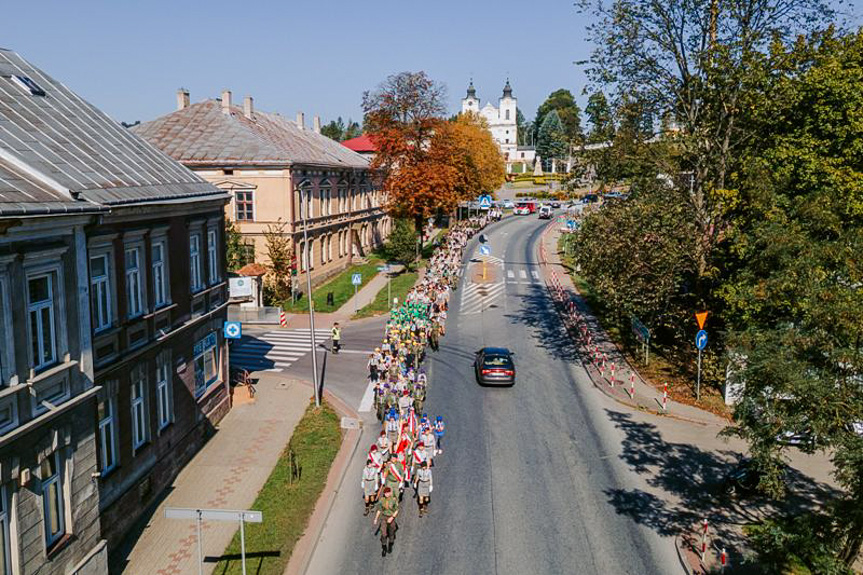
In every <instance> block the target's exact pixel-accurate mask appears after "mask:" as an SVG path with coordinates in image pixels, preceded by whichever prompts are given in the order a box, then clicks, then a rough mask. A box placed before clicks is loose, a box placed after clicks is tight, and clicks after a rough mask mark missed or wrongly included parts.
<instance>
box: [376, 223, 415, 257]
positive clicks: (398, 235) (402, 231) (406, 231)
mask: <svg viewBox="0 0 863 575" xmlns="http://www.w3.org/2000/svg"><path fill="white" fill-rule="evenodd" d="M416 237H417V235H416V230H415V229H414V225H413V223H412V222H411V221H410V220H409V219H407V218H398V219H397V220H396V222H395V226H394V227H393V231H392V232H391V233H390V235H389V237H388V238H387V241H386V244H384V252H385V253H386V256H387V259H389V260H392V261H396V262H399V263H402V264H404V265H405V266H406V267H411V266H412V265H413V263H414V262H415V261H416Z"/></svg>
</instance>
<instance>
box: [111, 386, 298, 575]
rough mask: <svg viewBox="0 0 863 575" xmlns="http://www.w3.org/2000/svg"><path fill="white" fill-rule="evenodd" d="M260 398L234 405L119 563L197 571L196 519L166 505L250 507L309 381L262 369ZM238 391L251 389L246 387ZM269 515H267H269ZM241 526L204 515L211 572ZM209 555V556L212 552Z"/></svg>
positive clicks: (131, 569) (150, 572)
mask: <svg viewBox="0 0 863 575" xmlns="http://www.w3.org/2000/svg"><path fill="white" fill-rule="evenodd" d="M257 375H258V377H259V379H258V383H257V385H256V388H257V393H256V396H255V400H254V401H253V402H250V403H245V404H240V405H234V407H233V408H232V409H231V411H230V412H229V413H228V415H226V416H225V418H224V419H223V420H222V421H221V423H220V424H219V428H218V432H217V433H216V434H215V435H214V436H213V438H212V439H210V441H209V442H208V443H207V444H206V445H205V446H204V448H203V449H202V450H201V451H200V452H198V453H197V454H196V455H195V457H194V458H193V459H192V460H191V461H190V462H189V463H188V464H187V465H186V466H185V468H183V470H182V471H181V472H180V474H179V476H178V477H177V478H176V479H175V481H174V483H173V485H172V486H171V488H170V491H169V493H168V495H167V497H166V498H165V499H164V500H163V501H162V502H161V503H160V504H159V507H158V508H157V509H156V511H155V512H154V514H153V515H152V517H151V518H150V520H149V522H148V523H147V525H146V527H144V528H143V531H142V532H141V534H140V536H139V537H138V539H137V541H136V542H134V546H133V547H132V549H131V551H130V552H129V555H128V557H127V558H126V564H125V565H121V566H118V565H114V566H113V568H112V572H114V571H115V570H116V568H117V567H120V568H121V569H122V570H123V573H128V574H130V575H154V574H155V575H179V574H186V573H189V574H193V573H197V572H198V567H197V565H198V557H197V538H196V535H195V525H194V522H192V521H181V520H172V519H165V508H166V507H192V508H196V507H204V508H216V509H248V508H249V507H250V506H251V505H252V503H253V502H254V500H255V497H256V496H257V494H258V491H260V489H261V487H263V485H264V483H265V482H266V480H267V478H268V477H269V475H270V472H271V471H272V470H273V467H274V466H275V464H276V462H277V460H278V458H279V456H280V455H281V453H282V450H283V449H284V447H285V446H286V445H287V443H288V441H289V440H290V438H291V435H292V434H293V431H294V427H296V425H297V423H299V421H300V419H301V418H302V416H303V413H305V410H306V407H307V406H308V405H309V398H310V397H311V394H312V390H311V388H310V387H309V386H307V385H305V384H302V383H300V382H298V381H296V380H291V379H288V378H286V377H284V376H283V375H280V374H273V373H266V372H259V373H258V374H257ZM238 393H245V391H244V390H239V391H238ZM264 520H265V521H266V517H265V518H264ZM236 530H237V525H236V524H234V523H216V522H204V524H203V541H204V557H205V563H204V572H205V573H210V572H212V570H213V569H214V567H215V565H216V561H215V558H217V557H220V556H221V555H222V553H223V552H224V550H225V548H226V547H227V545H228V544H229V543H230V541H231V538H232V537H233V535H234V533H235V532H236ZM207 558H210V560H208V559H207Z"/></svg>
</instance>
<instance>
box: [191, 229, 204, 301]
mask: <svg viewBox="0 0 863 575" xmlns="http://www.w3.org/2000/svg"><path fill="white" fill-rule="evenodd" d="M189 271H190V275H189V283H190V286H191V288H192V291H193V292H196V291H200V290H201V288H202V287H203V286H202V285H201V281H202V277H201V276H202V275H203V274H201V234H199V233H193V234H189Z"/></svg>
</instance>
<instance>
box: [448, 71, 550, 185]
mask: <svg viewBox="0 0 863 575" xmlns="http://www.w3.org/2000/svg"><path fill="white" fill-rule="evenodd" d="M517 103H518V100H517V99H516V98H514V97H513V95H512V87H511V86H510V85H509V80H507V81H506V85H505V86H504V88H503V96H501V98H500V99H499V100H498V106H497V107H495V106H494V105H493V104H492V103H491V102H488V103H487V104H486V105H485V106H483V107H482V108H480V100H479V98H477V97H476V88H474V86H473V80H471V82H470V85H469V86H468V88H467V96H466V97H464V98H462V101H461V111H462V113H466V112H472V113H474V114H479V115H480V116H482V117H483V118H485V121H486V122H487V123H488V129H489V131H490V132H491V137H492V139H493V140H494V141H495V143H496V144H497V146H498V148H500V151H501V153H502V154H503V157H504V159H505V160H506V171H507V173H510V172H511V171H512V166H513V164H516V163H522V164H525V166H530V165H532V164H533V161H534V157H535V155H536V151H535V150H534V148H533V147H530V146H519V145H518V125H517V124H516V118H515V116H516V105H517Z"/></svg>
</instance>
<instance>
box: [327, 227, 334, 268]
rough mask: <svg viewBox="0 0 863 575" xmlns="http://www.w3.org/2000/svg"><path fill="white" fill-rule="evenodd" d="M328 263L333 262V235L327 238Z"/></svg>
mask: <svg viewBox="0 0 863 575" xmlns="http://www.w3.org/2000/svg"><path fill="white" fill-rule="evenodd" d="M327 261H328V262H331V261H333V234H330V235H328V236H327Z"/></svg>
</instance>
